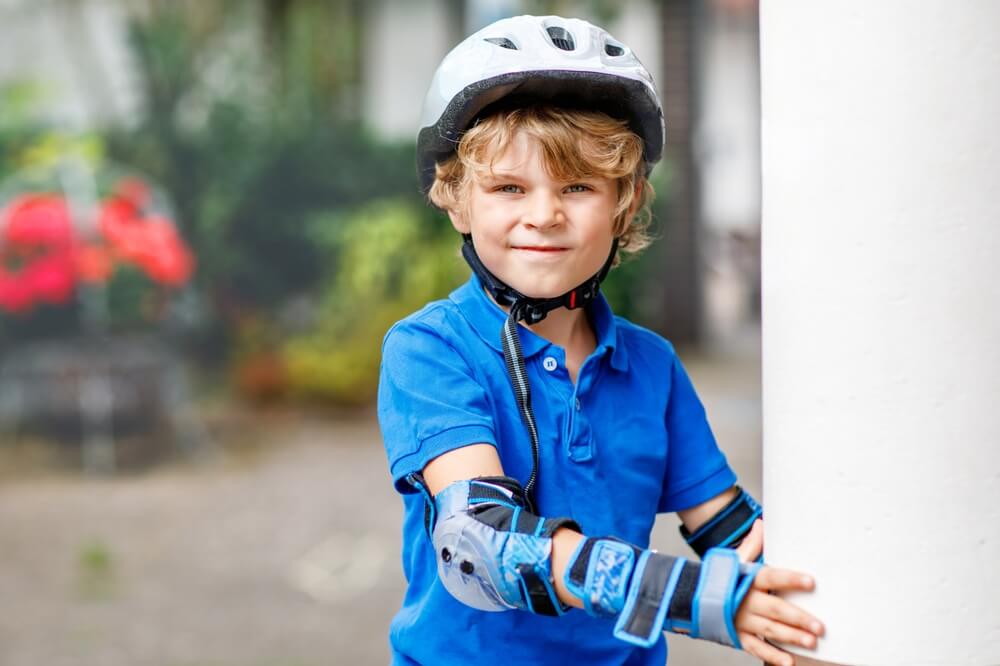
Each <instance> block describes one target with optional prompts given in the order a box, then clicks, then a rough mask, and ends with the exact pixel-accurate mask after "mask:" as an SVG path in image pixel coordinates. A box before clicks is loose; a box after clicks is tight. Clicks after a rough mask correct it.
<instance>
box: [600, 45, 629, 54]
mask: <svg viewBox="0 0 1000 666" xmlns="http://www.w3.org/2000/svg"><path fill="white" fill-rule="evenodd" d="M604 52H605V53H607V54H608V55H609V56H620V55H625V49H623V48H622V47H620V46H618V45H617V44H612V43H611V42H605V43H604Z"/></svg>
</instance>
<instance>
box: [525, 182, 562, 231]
mask: <svg viewBox="0 0 1000 666" xmlns="http://www.w3.org/2000/svg"><path fill="white" fill-rule="evenodd" d="M522 221H523V222H524V224H525V225H527V226H529V227H532V228H534V229H547V228H549V227H552V226H555V225H558V224H562V223H563V222H565V221H566V216H565V214H564V213H563V210H562V199H561V198H560V197H559V195H558V194H557V193H555V192H551V191H549V190H546V189H543V188H539V189H537V190H535V191H534V192H532V195H531V199H530V201H529V205H528V208H527V209H526V210H525V213H524V216H523V217H522Z"/></svg>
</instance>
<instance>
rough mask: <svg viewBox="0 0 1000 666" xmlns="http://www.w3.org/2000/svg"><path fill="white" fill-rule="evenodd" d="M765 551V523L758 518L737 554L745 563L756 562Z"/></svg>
mask: <svg viewBox="0 0 1000 666" xmlns="http://www.w3.org/2000/svg"><path fill="white" fill-rule="evenodd" d="M763 550H764V521H763V520H761V519H760V518H758V519H757V520H755V521H754V523H753V527H751V528H750V532H749V533H748V534H747V535H746V536H745V537H744V538H743V542H742V543H741V544H740V545H739V546H738V547H737V548H736V553H737V554H738V555H739V556H740V560H741V561H743V562H752V561H754V560H756V559H757V558H758V557H759V556H760V554H761V553H762V552H763Z"/></svg>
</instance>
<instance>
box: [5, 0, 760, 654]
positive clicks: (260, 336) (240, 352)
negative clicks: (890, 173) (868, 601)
mask: <svg viewBox="0 0 1000 666" xmlns="http://www.w3.org/2000/svg"><path fill="white" fill-rule="evenodd" d="M521 13H531V14H550V13H555V14H560V15H564V16H578V17H581V18H585V19H588V20H590V21H592V22H595V23H598V24H599V25H602V26H604V27H606V28H607V29H608V30H609V31H610V32H611V33H612V34H614V35H615V37H616V38H618V39H619V40H621V41H624V42H625V43H627V44H629V45H630V46H631V47H632V48H633V50H634V51H635V52H636V53H637V54H638V55H639V57H640V58H641V59H642V60H643V62H644V63H645V64H646V66H647V67H648V69H649V70H650V71H651V72H652V73H653V75H654V76H655V77H656V79H657V81H658V86H659V89H660V92H661V95H662V97H663V98H664V102H665V117H666V123H667V149H666V156H665V159H664V161H663V163H662V164H661V165H660V166H658V167H657V169H656V171H655V172H654V174H653V181H654V185H655V187H656V190H657V200H656V203H655V211H654V230H655V232H656V235H657V237H658V241H657V242H656V243H655V244H654V246H652V247H651V248H650V249H649V250H647V251H646V252H645V253H644V254H643V255H642V256H641V257H640V258H638V259H636V260H632V261H630V262H627V263H626V264H624V265H623V266H621V267H620V268H618V269H617V270H615V271H614V272H613V273H612V275H611V277H610V278H609V280H608V282H607V286H606V289H605V291H606V293H607V294H608V297H609V299H610V300H611V302H612V305H613V307H614V308H615V309H616V310H617V311H618V312H619V313H620V314H623V315H625V316H626V317H629V318H631V319H633V320H635V321H637V322H639V323H641V324H643V325H646V326H649V327H651V328H653V329H655V330H657V331H659V332H661V333H662V334H664V335H665V336H667V337H668V338H669V339H671V340H673V341H674V342H675V344H677V345H678V347H679V348H680V350H681V352H682V357H683V358H684V360H685V362H686V363H687V365H688V366H689V369H690V370H691V373H692V375H693V376H694V379H695V382H696V385H697V386H698V387H699V390H700V392H701V394H702V397H703V400H704V402H705V403H706V406H707V408H708V411H709V416H710V418H711V419H712V421H713V424H714V426H715V429H716V434H717V435H718V437H719V440H720V443H721V445H722V447H723V448H724V450H725V451H726V452H727V454H728V455H729V458H730V461H731V463H733V465H734V466H735V467H736V469H737V471H738V473H740V475H741V479H742V482H743V484H744V485H745V486H746V487H748V489H749V490H750V491H751V492H754V493H755V494H757V495H758V496H759V495H760V470H759V466H760V397H759V379H760V375H759V260H758V256H759V230H760V173H759V162H760V154H759V153H760V149H759V99H758V97H759V73H758V52H757V48H758V41H757V40H758V30H757V3H756V1H755V0H661V1H655V0H627V1H622V2H611V1H602V0H592V1H577V2H572V1H565V2H560V1H550V2H543V1H529V0H509V1H502V0H496V1H493V2H488V1H486V0H418V1H405V0H369V1H367V2H364V1H362V0H328V1H319V0H0V563H2V567H0V600H2V601H0V666H8V665H12V666H34V665H36V664H38V665H40V664H45V665H46V666H56V665H59V664H73V665H74V666H76V665H90V664H93V665H98V664H100V665H113V666H117V665H122V666H125V665H146V664H149V665H157V666H160V665H171V666H173V665H177V666H181V665H183V666H188V665H190V666H194V665H206V666H207V665H213V666H215V665H219V666H222V665H225V666H228V665H229V664H249V665H261V666H264V665H268V666H270V665H274V666H279V665H288V666H293V665H294V666H306V665H309V666H311V665H313V664H330V663H335V664H384V663H387V659H388V647H387V631H388V622H389V619H390V618H391V616H392V614H393V613H394V612H395V610H396V608H397V607H398V605H399V602H400V599H401V597H402V590H403V588H404V585H405V581H404V580H403V578H402V573H401V567H400V564H399V524H400V502H399V499H398V497H396V496H395V495H394V494H393V490H392V487H391V482H390V479H389V476H388V471H387V469H386V462H385V458H384V454H383V451H382V448H381V441H380V437H379V434H378V429H377V425H376V423H375V419H374V404H373V403H374V397H375V389H376V384H377V378H378V364H379V346H380V341H381V338H382V335H383V333H384V332H385V330H386V329H387V328H388V327H389V326H390V325H391V324H392V323H393V322H394V321H396V320H398V319H400V318H402V317H403V316H405V315H407V314H409V313H410V312H412V311H414V310H416V309H418V308H420V307H421V306H422V305H423V304H424V303H426V302H427V301H429V300H432V299H434V298H439V297H442V296H445V295H447V293H448V292H449V291H450V290H451V289H452V288H454V287H455V286H457V285H458V284H460V283H461V282H463V281H464V280H465V279H466V277H467V275H468V269H467V268H466V267H465V265H464V263H463V262H462V261H461V259H460V258H459V255H458V252H457V249H458V245H459V238H458V237H457V235H456V234H455V233H454V231H453V230H451V227H450V225H449V224H448V223H447V220H446V218H445V217H444V216H443V215H441V214H440V213H438V212H436V211H434V210H433V209H431V208H430V207H428V206H427V205H426V204H425V203H424V202H423V200H422V198H421V196H420V193H419V190H418V186H417V182H416V175H415V167H414V140H415V136H416V132H417V129H418V125H417V123H418V117H419V109H420V105H421V103H422V100H423V95H424V92H425V90H426V88H427V86H428V84H429V82H430V78H431V75H432V73H433V71H434V69H435V67H436V66H437V64H438V62H439V61H440V59H441V58H442V57H443V56H444V54H445V53H447V51H448V50H449V49H450V48H452V47H453V46H454V45H455V44H457V43H458V42H459V41H460V40H461V39H462V38H463V37H464V36H465V35H467V34H469V33H471V32H473V31H475V30H477V29H479V28H480V27H483V26H485V25H486V24H488V23H490V22H492V21H494V20H496V19H499V18H503V17H505V16H512V15H516V14H521ZM676 524H677V523H676V519H675V518H673V517H664V518H663V519H662V520H661V521H660V523H658V525H657V529H656V532H655V534H654V539H653V541H654V545H655V546H657V547H659V548H661V549H662V550H673V551H682V550H684V546H683V543H682V541H681V540H680V538H679V537H678V536H677V534H676V530H675V525H676ZM671 654H672V658H671V663H680V664H728V663H732V664H738V663H752V660H750V659H749V658H747V657H745V656H742V655H739V654H737V653H734V652H730V651H726V650H723V649H722V648H717V647H715V646H712V645H707V644H705V645H701V644H698V643H696V642H694V641H688V640H684V639H680V638H678V639H675V638H673V637H671Z"/></svg>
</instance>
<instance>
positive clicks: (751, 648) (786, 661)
mask: <svg viewBox="0 0 1000 666" xmlns="http://www.w3.org/2000/svg"><path fill="white" fill-rule="evenodd" d="M739 636H740V643H742V644H743V650H744V651H746V652H748V653H750V654H752V655H753V656H755V657H757V658H759V659H761V660H763V661H764V662H765V663H767V664H775V665H776V666H795V658H794V657H792V655H790V654H788V653H787V652H785V651H784V650H779V649H778V648H776V647H774V646H773V645H768V644H767V643H765V642H764V641H762V640H761V639H759V638H757V637H756V636H754V635H753V634H748V633H745V632H741V633H740V635H739Z"/></svg>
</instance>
